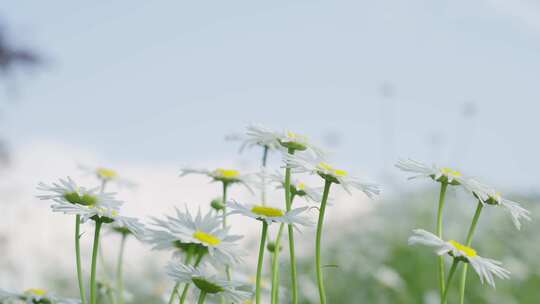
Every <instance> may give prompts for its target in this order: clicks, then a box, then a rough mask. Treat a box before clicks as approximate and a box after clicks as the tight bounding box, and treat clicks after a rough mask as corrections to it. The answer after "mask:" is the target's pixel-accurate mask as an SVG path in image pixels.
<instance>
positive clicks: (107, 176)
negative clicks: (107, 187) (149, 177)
mask: <svg viewBox="0 0 540 304" xmlns="http://www.w3.org/2000/svg"><path fill="white" fill-rule="evenodd" d="M79 169H80V170H81V171H83V172H85V173H87V174H88V175H93V176H95V177H96V178H97V179H99V180H100V181H101V182H106V183H108V182H114V183H116V184H118V185H119V186H125V187H135V186H136V184H135V183H134V182H133V181H131V180H130V179H127V178H125V177H124V176H122V175H121V174H119V173H118V171H116V170H114V169H111V168H107V167H88V166H84V165H79Z"/></svg>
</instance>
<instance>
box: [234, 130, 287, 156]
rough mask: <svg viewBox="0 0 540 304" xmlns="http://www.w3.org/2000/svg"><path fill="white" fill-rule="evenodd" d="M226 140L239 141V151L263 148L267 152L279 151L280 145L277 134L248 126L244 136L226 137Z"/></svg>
mask: <svg viewBox="0 0 540 304" xmlns="http://www.w3.org/2000/svg"><path fill="white" fill-rule="evenodd" d="M226 139H227V140H234V141H241V142H242V143H241V145H240V151H243V150H244V149H245V148H252V147H257V146H259V147H263V148H267V149H269V150H279V149H280V148H281V145H280V143H279V142H278V140H277V134H276V133H275V132H274V131H271V130H269V129H267V128H265V127H263V126H259V125H254V124H252V125H249V126H247V127H246V132H245V134H234V135H230V136H227V137H226Z"/></svg>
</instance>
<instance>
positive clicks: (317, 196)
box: [260, 171, 322, 202]
mask: <svg viewBox="0 0 540 304" xmlns="http://www.w3.org/2000/svg"><path fill="white" fill-rule="evenodd" d="M260 174H261V175H262V174H265V173H260ZM266 176H267V177H268V178H269V180H270V182H273V183H276V184H277V185H278V186H277V188H278V189H284V188H285V176H284V175H283V174H282V173H281V172H278V171H276V172H275V173H272V174H266ZM290 187H291V189H290V190H291V194H292V195H293V196H298V197H303V198H306V199H309V200H312V201H315V202H320V201H321V199H322V195H321V193H322V189H321V188H314V187H310V186H308V185H307V184H306V183H304V182H302V181H299V180H297V179H295V178H291V185H290Z"/></svg>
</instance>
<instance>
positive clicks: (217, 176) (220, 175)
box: [180, 168, 252, 191]
mask: <svg viewBox="0 0 540 304" xmlns="http://www.w3.org/2000/svg"><path fill="white" fill-rule="evenodd" d="M188 174H202V175H206V176H208V177H210V178H211V179H212V180H213V181H215V182H222V183H226V184H234V183H239V184H242V185H244V186H245V187H246V188H248V190H250V191H252V189H251V186H250V183H251V178H250V176H249V175H247V174H243V173H241V172H240V171H239V170H236V169H224V168H217V169H215V170H206V169H189V168H184V169H181V170H180V177H184V176H186V175H188Z"/></svg>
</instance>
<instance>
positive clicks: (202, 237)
mask: <svg viewBox="0 0 540 304" xmlns="http://www.w3.org/2000/svg"><path fill="white" fill-rule="evenodd" d="M193 237H194V238H196V239H197V240H199V241H201V242H203V243H206V244H208V245H212V246H216V245H219V243H221V240H220V239H218V238H217V237H215V236H213V235H211V234H208V233H206V232H202V231H196V232H195V233H194V234H193Z"/></svg>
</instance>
